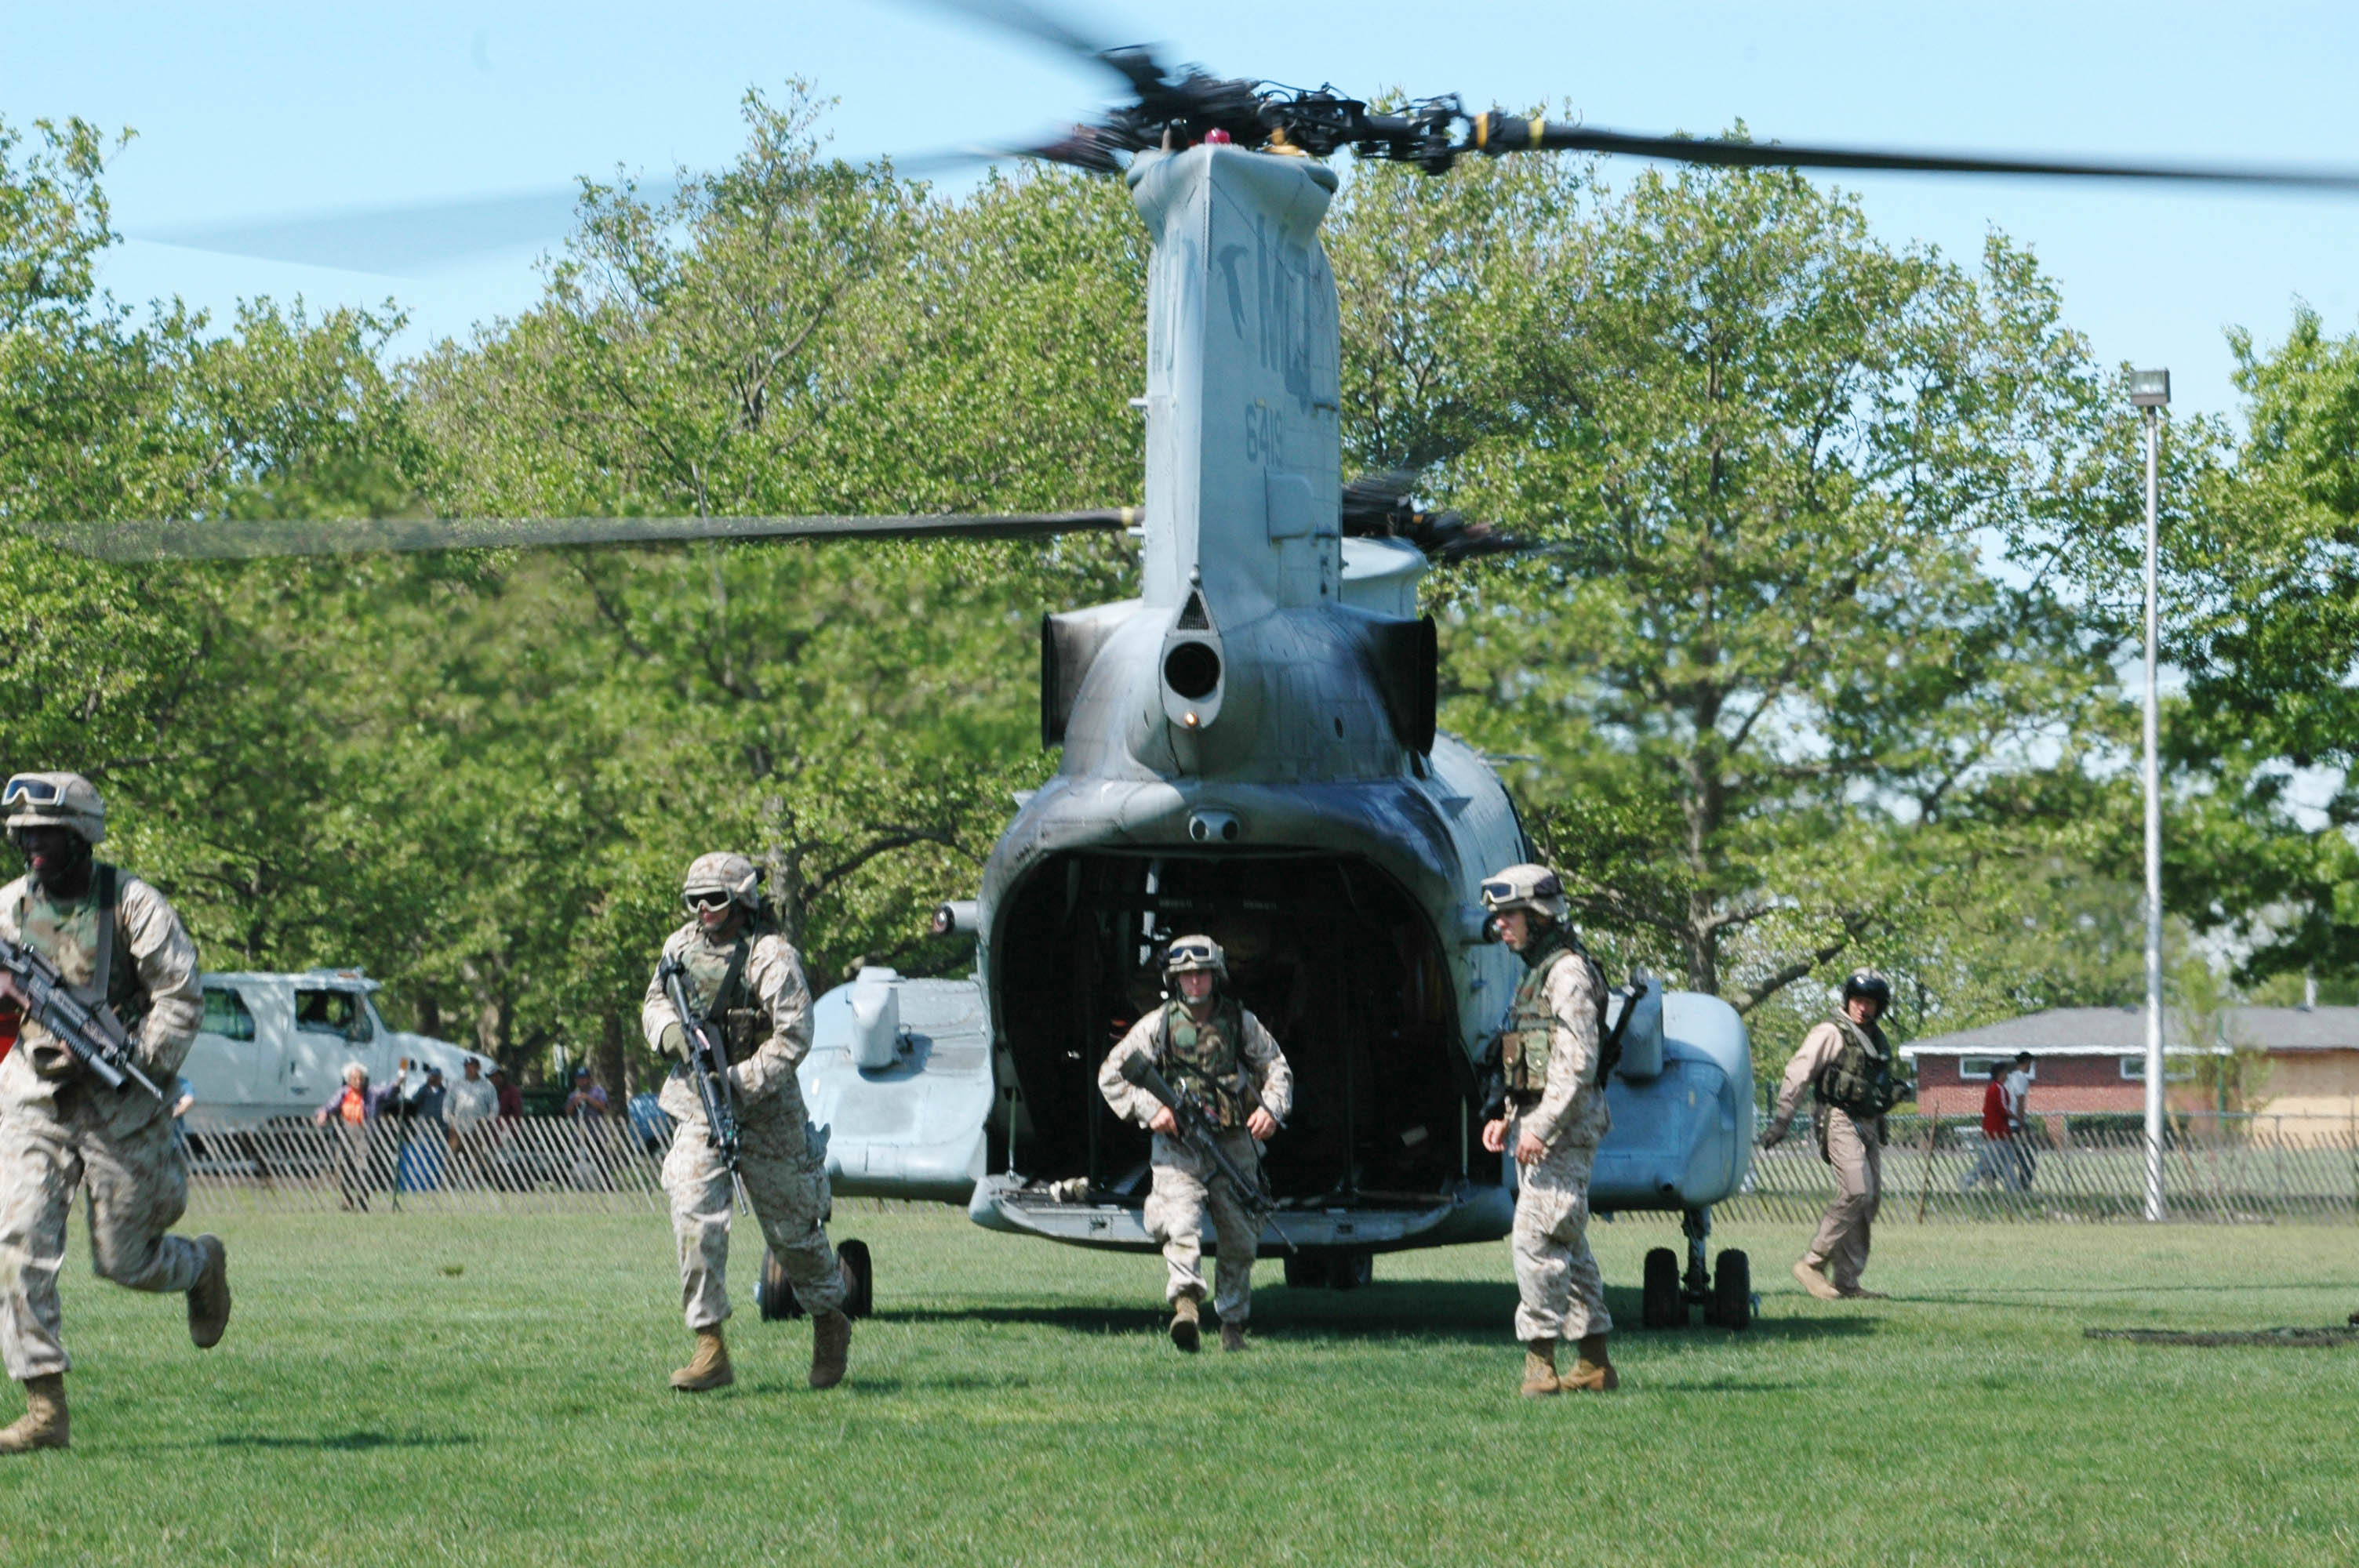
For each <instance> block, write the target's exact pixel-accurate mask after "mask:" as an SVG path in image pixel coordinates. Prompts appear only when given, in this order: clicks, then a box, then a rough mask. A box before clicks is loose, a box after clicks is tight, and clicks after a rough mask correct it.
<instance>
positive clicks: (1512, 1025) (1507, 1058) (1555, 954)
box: [1499, 926, 1613, 1106]
mask: <svg viewBox="0 0 2359 1568" xmlns="http://www.w3.org/2000/svg"><path fill="white" fill-rule="evenodd" d="M1568 961H1570V962H1572V963H1577V964H1589V965H1590V966H1591V968H1592V969H1593V970H1594V968H1595V965H1594V963H1593V962H1592V960H1591V958H1590V957H1589V955H1588V954H1587V953H1584V952H1582V949H1581V944H1580V943H1578V942H1576V941H1574V940H1573V938H1572V935H1571V933H1570V932H1568V931H1566V930H1565V929H1564V928H1563V927H1562V926H1555V927H1552V928H1551V929H1550V930H1549V934H1548V935H1546V936H1544V937H1542V938H1541V939H1540V946H1539V949H1538V952H1536V953H1535V954H1533V955H1532V957H1531V962H1530V968H1528V969H1527V970H1526V971H1525V974H1524V979H1523V982H1522V983H1521V984H1519V985H1518V986H1517V987H1516V1001H1515V1008H1514V1011H1512V1012H1511V1013H1510V1015H1509V1017H1508V1021H1507V1029H1506V1033H1505V1034H1503V1035H1501V1036H1500V1040H1499V1066H1500V1070H1501V1072H1502V1074H1503V1075H1504V1076H1506V1084H1507V1094H1508V1096H1509V1097H1510V1098H1512V1099H1514V1100H1516V1101H1517V1103H1518V1104H1521V1105H1527V1106H1528V1105H1533V1104H1537V1103H1538V1100H1539V1098H1540V1096H1541V1095H1542V1094H1543V1093H1545V1092H1546V1091H1547V1089H1548V1072H1549V1048H1550V1045H1551V1044H1552V1042H1553V1039H1554V1032H1555V1025H1556V1014H1555V1013H1554V1012H1553V1011H1550V1010H1549V1004H1548V997H1547V990H1548V982H1549V976H1550V975H1551V974H1553V973H1555V972H1556V967H1557V966H1558V965H1559V964H1561V963H1565V962H1568ZM1590 980H1591V985H1590V989H1591V991H1592V992H1593V994H1594V995H1595V996H1596V998H1597V1043H1598V1055H1597V1081H1598V1082H1599V1083H1603V1082H1604V1081H1605V1075H1606V1074H1607V1073H1608V1072H1610V1071H1612V1070H1613V1064H1612V1063H1611V1062H1608V1061H1607V1060H1606V1059H1605V1052H1604V1045H1605V986H1604V983H1603V977H1602V976H1600V975H1597V974H1595V973H1593V974H1592V975H1591V976H1590Z"/></svg>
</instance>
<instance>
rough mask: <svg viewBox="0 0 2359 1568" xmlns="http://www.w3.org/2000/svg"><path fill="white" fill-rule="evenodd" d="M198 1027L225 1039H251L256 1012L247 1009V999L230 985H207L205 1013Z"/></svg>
mask: <svg viewBox="0 0 2359 1568" xmlns="http://www.w3.org/2000/svg"><path fill="white" fill-rule="evenodd" d="M197 1028H198V1029H199V1030H201V1032H203V1033H207V1034H218V1035H220V1036H221V1037H222V1038H223V1039H224V1040H251V1039H253V1038H254V1014H253V1012H252V1011H249V1010H248V1009H247V1007H246V1005H245V998H244V997H242V996H240V995H238V994H237V992H236V991H235V990H234V989H231V988H229V987H228V986H207V987H206V988H205V1015H204V1018H203V1021H202V1022H200V1023H199V1024H198V1025H197Z"/></svg>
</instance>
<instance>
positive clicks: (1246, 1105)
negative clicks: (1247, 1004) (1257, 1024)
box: [1157, 997, 1253, 1129]
mask: <svg viewBox="0 0 2359 1568" xmlns="http://www.w3.org/2000/svg"><path fill="white" fill-rule="evenodd" d="M1157 1054H1158V1056H1160V1057H1161V1060H1160V1061H1159V1062H1158V1064H1157V1065H1158V1067H1159V1068H1160V1069H1161V1071H1162V1073H1163V1076H1165V1077H1166V1078H1168V1079H1169V1080H1170V1083H1171V1087H1173V1088H1175V1089H1178V1090H1179V1091H1180V1093H1181V1094H1184V1095H1187V1096H1189V1097H1190V1098H1192V1099H1194V1100H1195V1102H1196V1103H1197V1104H1198V1105H1201V1106H1202V1107H1203V1108H1204V1113H1205V1114H1206V1115H1208V1116H1210V1117H1211V1118H1212V1119H1213V1120H1214V1121H1215V1122H1217V1123H1219V1124H1220V1125H1221V1127H1223V1129H1227V1128H1232V1127H1243V1126H1244V1125H1245V1118H1246V1117H1247V1116H1248V1115H1250V1114H1251V1112H1252V1109H1253V1106H1252V1104H1251V1103H1250V1102H1248V1101H1247V1099H1246V1098H1245V1008H1244V1007H1243V1006H1242V1005H1240V1004H1239V1003H1237V1002H1236V1001H1234V1000H1230V999H1229V998H1226V997H1223V998H1222V999H1221V1002H1220V1005H1219V1006H1217V1007H1215V1008H1214V1009H1213V1010H1212V1017H1211V1018H1209V1019H1207V1020H1205V1021H1204V1022H1201V1023H1199V1022H1196V1020H1195V1016H1194V1015H1193V1014H1191V1013H1190V1011H1188V1004H1187V1003H1186V1002H1184V1001H1181V1000H1178V999H1177V998H1174V999H1173V1000H1171V1001H1170V1002H1169V1003H1167V1004H1166V1005H1165V1007H1164V1009H1163V1029H1162V1043H1161V1047H1160V1049H1159V1050H1158V1053H1157Z"/></svg>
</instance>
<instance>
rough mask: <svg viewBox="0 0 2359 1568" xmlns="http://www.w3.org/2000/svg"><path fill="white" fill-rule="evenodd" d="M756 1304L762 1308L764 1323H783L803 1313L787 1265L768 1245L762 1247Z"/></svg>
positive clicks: (756, 1286) (755, 1294) (755, 1293)
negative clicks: (789, 1277) (788, 1275)
mask: <svg viewBox="0 0 2359 1568" xmlns="http://www.w3.org/2000/svg"><path fill="white" fill-rule="evenodd" d="M754 1304H755V1305H756V1306H758V1307H760V1308H761V1309H762V1321H763V1322H764V1323H781V1322H784V1321H785V1320H786V1319H788V1318H790V1317H800V1316H802V1314H803V1303H800V1302H799V1301H797V1300H796V1299H795V1287H794V1285H793V1283H792V1282H791V1281H788V1278H787V1270H786V1265H784V1264H783V1263H780V1262H779V1261H778V1255H777V1253H775V1252H773V1251H771V1250H770V1249H768V1248H766V1247H765V1248H763V1249H762V1277H761V1279H760V1281H758V1282H757V1283H756V1285H755V1286H754Z"/></svg>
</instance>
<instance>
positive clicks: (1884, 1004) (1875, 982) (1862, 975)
mask: <svg viewBox="0 0 2359 1568" xmlns="http://www.w3.org/2000/svg"><path fill="white" fill-rule="evenodd" d="M1863 996H1864V997H1865V998H1867V1000H1870V1001H1872V1002H1874V1003H1875V1005H1876V1006H1878V1007H1880V1008H1882V1009H1883V1010H1884V1011H1886V1012H1890V1011H1892V982H1891V981H1890V980H1887V979H1885V978H1884V977H1883V976H1882V975H1879V974H1877V973H1876V972H1875V970H1874V969H1854V970H1853V971H1852V972H1851V975H1850V977H1849V978H1848V979H1845V980H1844V981H1843V1005H1844V1006H1846V1007H1848V1006H1850V1005H1851V1002H1852V999H1853V998H1854V997H1863Z"/></svg>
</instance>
